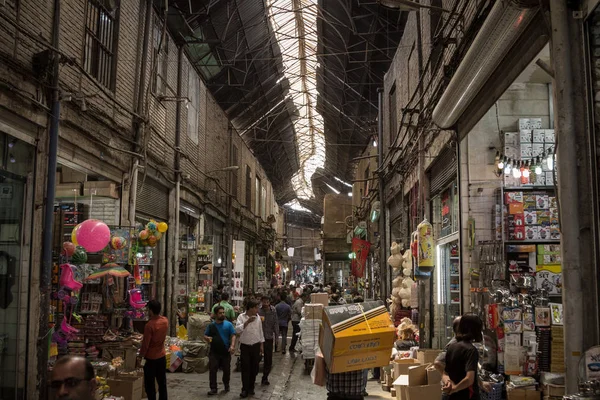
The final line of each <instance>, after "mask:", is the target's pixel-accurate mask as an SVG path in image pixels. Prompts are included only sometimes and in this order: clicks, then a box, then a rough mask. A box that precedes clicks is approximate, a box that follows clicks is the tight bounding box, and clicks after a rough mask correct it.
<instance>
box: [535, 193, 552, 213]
mask: <svg viewBox="0 0 600 400" xmlns="http://www.w3.org/2000/svg"><path fill="white" fill-rule="evenodd" d="M535 203H536V208H537V209H538V210H547V209H548V208H550V198H549V196H548V195H547V194H537V195H535Z"/></svg>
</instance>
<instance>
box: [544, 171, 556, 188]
mask: <svg viewBox="0 0 600 400" xmlns="http://www.w3.org/2000/svg"><path fill="white" fill-rule="evenodd" d="M544 175H545V176H546V186H553V185H554V173H553V172H552V171H550V172H544Z"/></svg>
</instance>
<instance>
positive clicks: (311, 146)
mask: <svg viewBox="0 0 600 400" xmlns="http://www.w3.org/2000/svg"><path fill="white" fill-rule="evenodd" d="M267 4H268V12H269V18H270V20H271V24H272V26H273V29H274V31H275V37H276V39H277V42H278V44H279V49H280V51H281V56H282V59H283V67H284V70H283V73H284V75H285V77H286V78H287V79H288V81H289V83H290V95H291V98H292V101H293V102H294V105H295V106H296V108H297V110H298V117H297V118H296V120H295V121H294V130H295V133H296V146H297V148H298V158H299V161H300V169H299V171H298V172H297V173H296V174H295V175H294V176H293V177H292V186H293V188H294V191H295V192H296V196H297V197H298V198H300V199H310V198H312V197H314V193H313V189H312V182H311V177H312V176H313V174H314V173H315V172H316V170H317V169H318V168H323V167H324V166H325V135H324V132H323V130H324V124H323V117H322V116H321V114H319V113H318V112H317V110H316V106H317V99H316V94H317V65H318V63H317V13H318V10H317V7H318V0H267Z"/></svg>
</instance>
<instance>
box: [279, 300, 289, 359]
mask: <svg viewBox="0 0 600 400" xmlns="http://www.w3.org/2000/svg"><path fill="white" fill-rule="evenodd" d="M275 311H276V312H277V320H278V322H279V332H280V333H281V354H285V349H286V348H287V332H288V325H289V323H290V320H291V319H292V308H291V307H290V306H289V305H288V304H287V303H286V302H285V300H284V299H283V295H281V297H280V298H279V303H277V305H276V306H275Z"/></svg>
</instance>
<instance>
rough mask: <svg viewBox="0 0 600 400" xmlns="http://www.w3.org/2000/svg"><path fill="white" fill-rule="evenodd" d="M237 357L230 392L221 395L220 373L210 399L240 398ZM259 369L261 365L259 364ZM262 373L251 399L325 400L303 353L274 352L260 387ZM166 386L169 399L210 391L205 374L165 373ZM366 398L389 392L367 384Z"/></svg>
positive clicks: (190, 399)
mask: <svg viewBox="0 0 600 400" xmlns="http://www.w3.org/2000/svg"><path fill="white" fill-rule="evenodd" d="M235 360H236V357H232V366H231V382H230V385H231V391H230V392H229V393H222V390H223V384H222V383H221V378H222V372H221V371H219V374H218V377H217V379H218V382H219V392H220V393H219V395H217V396H211V398H215V399H239V398H240V397H239V395H240V392H241V389H242V376H241V373H240V372H234V371H235ZM261 368H262V364H261ZM261 378H262V372H260V373H259V375H258V377H257V378H256V394H255V395H254V396H253V397H249V398H255V399H261V400H275V399H277V400H279V399H284V400H296V399H302V400H312V399H326V398H327V390H326V389H325V388H324V387H320V386H316V385H314V384H313V383H312V381H311V378H310V375H308V374H306V373H305V372H304V360H303V359H302V354H300V353H297V354H296V355H291V354H289V353H287V354H285V355H283V354H281V352H277V353H275V354H274V355H273V371H272V372H271V375H270V376H269V381H270V382H271V385H269V386H261V384H260V380H261ZM167 382H168V387H169V398H170V399H174V400H197V399H199V398H200V399H203V398H207V397H208V396H207V393H208V391H209V390H210V387H209V383H208V372H206V373H204V374H184V373H181V372H178V373H174V374H171V373H167ZM367 392H368V393H369V396H368V397H366V399H391V398H392V397H391V396H390V393H389V392H385V391H383V390H381V384H380V383H379V382H378V381H369V382H368V384H367Z"/></svg>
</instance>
